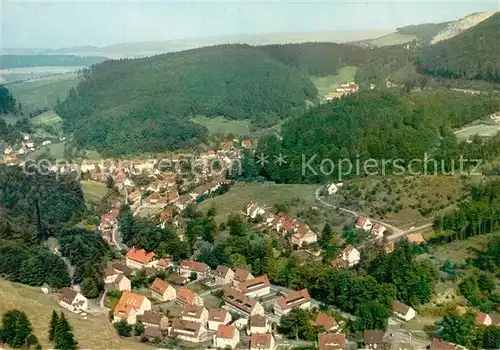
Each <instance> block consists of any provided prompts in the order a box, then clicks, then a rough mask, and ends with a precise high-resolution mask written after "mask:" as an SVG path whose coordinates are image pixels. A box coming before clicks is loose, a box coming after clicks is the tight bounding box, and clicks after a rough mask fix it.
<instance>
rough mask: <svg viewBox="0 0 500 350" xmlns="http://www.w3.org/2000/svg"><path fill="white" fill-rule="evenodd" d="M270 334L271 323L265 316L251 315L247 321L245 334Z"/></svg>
mask: <svg viewBox="0 0 500 350" xmlns="http://www.w3.org/2000/svg"><path fill="white" fill-rule="evenodd" d="M270 332H271V323H270V322H269V319H268V318H267V317H266V316H262V315H253V316H250V319H249V320H248V327H247V334H248V335H252V334H264V333H270Z"/></svg>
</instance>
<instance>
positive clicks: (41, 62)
mask: <svg viewBox="0 0 500 350" xmlns="http://www.w3.org/2000/svg"><path fill="white" fill-rule="evenodd" d="M107 59H108V58H106V57H100V56H88V57H81V56H72V55H0V69H9V68H22V67H49V66H54V67H55V66H58V67H68V66H90V65H92V64H96V63H101V62H102V61H105V60H107Z"/></svg>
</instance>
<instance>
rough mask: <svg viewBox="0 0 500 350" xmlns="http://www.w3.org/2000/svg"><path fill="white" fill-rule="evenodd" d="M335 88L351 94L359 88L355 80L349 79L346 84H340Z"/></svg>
mask: <svg viewBox="0 0 500 350" xmlns="http://www.w3.org/2000/svg"><path fill="white" fill-rule="evenodd" d="M335 90H336V91H337V92H341V93H343V94H353V93H355V92H356V91H358V90H359V86H358V84H356V83H355V82H353V81H351V82H349V83H347V84H340V86H339V87H338V88H337V89H335Z"/></svg>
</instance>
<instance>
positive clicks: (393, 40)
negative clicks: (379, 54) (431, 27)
mask: <svg viewBox="0 0 500 350" xmlns="http://www.w3.org/2000/svg"><path fill="white" fill-rule="evenodd" d="M417 39H418V38H417V37H416V36H415V35H406V34H400V33H392V34H389V35H385V36H383V37H380V38H377V39H373V40H371V41H370V42H369V43H370V44H371V45H375V46H390V45H399V44H404V43H407V42H410V41H412V40H417Z"/></svg>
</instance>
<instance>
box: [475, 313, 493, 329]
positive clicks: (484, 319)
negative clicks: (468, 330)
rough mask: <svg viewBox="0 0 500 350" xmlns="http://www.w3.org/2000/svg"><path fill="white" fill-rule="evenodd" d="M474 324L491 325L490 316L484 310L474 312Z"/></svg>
mask: <svg viewBox="0 0 500 350" xmlns="http://www.w3.org/2000/svg"><path fill="white" fill-rule="evenodd" d="M476 325H478V326H491V317H490V315H488V314H485V313H484V312H481V311H478V312H476Z"/></svg>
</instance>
